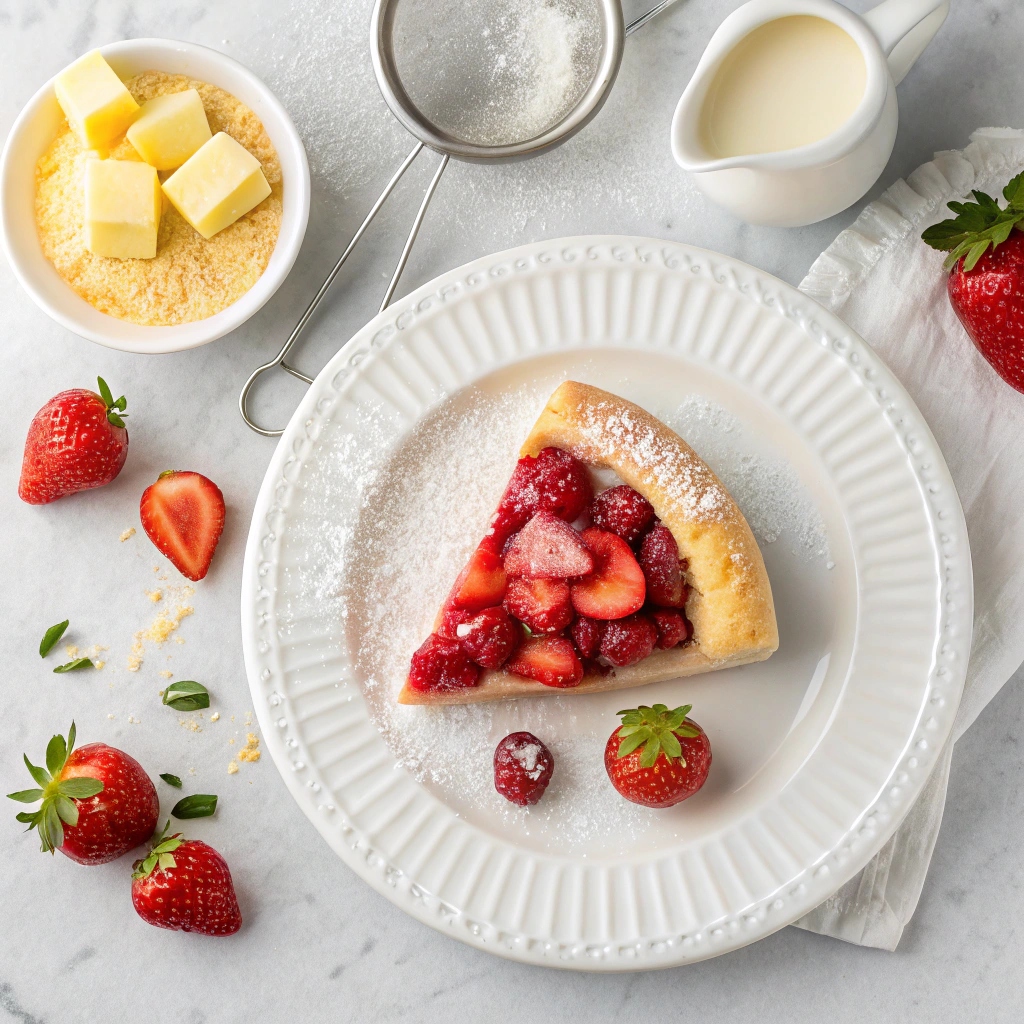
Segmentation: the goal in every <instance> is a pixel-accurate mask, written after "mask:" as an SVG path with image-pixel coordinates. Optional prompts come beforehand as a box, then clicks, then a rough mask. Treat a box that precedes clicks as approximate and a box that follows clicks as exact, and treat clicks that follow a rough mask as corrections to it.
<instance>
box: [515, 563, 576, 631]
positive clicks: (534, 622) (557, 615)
mask: <svg viewBox="0 0 1024 1024" xmlns="http://www.w3.org/2000/svg"><path fill="white" fill-rule="evenodd" d="M505 607H506V608H507V609H508V611H509V612H510V613H511V614H512V615H514V616H515V617H516V618H517V619H518V620H519V621H520V622H523V623H525V624H526V625H527V626H528V627H529V628H530V630H531V632H533V633H557V632H558V631H559V630H562V629H565V627H566V626H568V625H569V623H570V622H572V600H571V598H570V594H569V585H568V584H567V583H566V582H565V581H564V580H524V579H520V578H519V577H518V576H514V577H513V578H512V580H511V582H510V583H509V585H508V593H507V594H506V595H505Z"/></svg>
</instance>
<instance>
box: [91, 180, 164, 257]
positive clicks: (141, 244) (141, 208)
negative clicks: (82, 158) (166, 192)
mask: <svg viewBox="0 0 1024 1024" xmlns="http://www.w3.org/2000/svg"><path fill="white" fill-rule="evenodd" d="M160 211H161V197H160V179H159V177H158V176H157V173H156V168H155V167H150V166H149V164H144V163H140V162H139V161H138V160H87V161H86V162H85V247H86V248H87V249H88V250H89V252H91V253H93V254H94V255H96V256H109V257H112V258H113V259H118V260H131V259H142V260H149V259H152V258H153V257H154V256H156V238H157V232H158V231H159V228H160Z"/></svg>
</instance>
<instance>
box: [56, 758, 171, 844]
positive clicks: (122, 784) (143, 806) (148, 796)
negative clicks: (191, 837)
mask: <svg viewBox="0 0 1024 1024" xmlns="http://www.w3.org/2000/svg"><path fill="white" fill-rule="evenodd" d="M60 777H61V779H77V778H89V779H99V780H100V782H102V783H103V791H102V792H101V793H97V794H96V796H92V797H88V798H87V799H84V800H75V801H74V802H75V804H76V806H77V807H78V824H77V825H65V826H64V843H63V845H61V846H60V847H59V849H60V852H61V853H63V854H64V855H65V856H66V857H70V858H71V859H72V860H74V861H77V862H78V863H79V864H106V863H107V862H108V861H111V860H116V859H117V858H118V857H120V856H122V855H123V854H125V853H127V852H128V851H129V850H134V849H135V847H136V846H140V845H141V844H142V843H145V842H147V841H148V840H149V839H150V838H152V835H153V833H154V832H155V831H156V825H157V818H158V817H159V814H160V801H159V799H158V798H157V795H156V788H155V787H154V785H153V783H152V780H151V779H150V778H149V776H148V775H147V774H146V772H145V770H144V769H143V767H142V765H140V764H139V762H138V761H136V760H135V758H134V757H131V756H130V755H128V754H126V753H125V752H124V751H123V750H118V749H117V748H116V747H109V746H107V744H105V743H88V744H86V745H85V746H84V747H79V748H78V749H77V750H73V751H72V752H71V754H70V756H69V757H68V759H67V762H66V763H65V765H64V770H63V771H62V772H61V775H60Z"/></svg>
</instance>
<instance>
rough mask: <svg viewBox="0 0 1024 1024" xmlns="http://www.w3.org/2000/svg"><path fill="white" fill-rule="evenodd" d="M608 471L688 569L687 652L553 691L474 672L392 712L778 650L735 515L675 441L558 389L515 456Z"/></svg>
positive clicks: (625, 681) (729, 662)
mask: <svg viewBox="0 0 1024 1024" xmlns="http://www.w3.org/2000/svg"><path fill="white" fill-rule="evenodd" d="M549 445H550V446H554V447H556V448H562V449H564V450H565V451H568V452H571V453H572V454H573V455H575V456H576V458H578V459H579V460H580V461H581V462H584V463H586V464H587V465H590V466H597V467H603V468H607V469H611V470H614V471H615V472H616V473H617V474H618V475H619V477H621V478H622V480H623V482H624V483H627V484H629V486H630V487H632V488H633V489H634V490H637V491H639V492H640V493H641V494H642V495H644V497H645V498H647V500H648V501H649V502H650V503H651V504H652V505H653V506H654V511H655V512H656V513H657V515H658V518H659V519H660V520H661V521H662V522H663V523H664V524H665V525H666V526H667V527H668V528H669V530H671V531H672V535H673V536H674V537H675V539H676V543H677V544H678V545H679V550H680V553H681V554H682V555H683V557H685V558H686V559H687V560H688V562H689V567H688V570H687V574H686V577H687V583H688V584H689V585H690V588H691V590H690V598H689V600H688V601H687V604H686V613H687V616H688V617H689V619H690V621H691V622H692V623H693V637H694V638H693V642H692V643H691V644H689V645H687V646H686V647H681V648H675V649H673V650H670V651H655V652H654V653H653V654H652V655H651V656H650V657H648V658H645V659H644V660H643V661H641V662H640V663H639V664H637V665H631V666H628V667H626V668H619V669H614V670H613V671H612V672H610V673H609V674H608V675H605V676H600V675H586V676H584V677H583V682H582V683H580V685H579V686H576V687H572V688H566V689H560V688H556V687H550V686H544V685H543V684H542V683H538V682H536V681H535V680H532V679H525V678H523V677H522V676H517V675H513V674H512V673H509V672H502V671H498V672H491V671H487V672H483V673H482V674H481V677H480V684H479V685H478V686H475V687H471V688H467V689H464V690H455V691H446V692H420V691H417V690H413V689H412V688H411V687H410V686H409V684H408V682H406V684H405V686H404V687H403V688H402V692H401V693H400V694H399V697H398V702H399V703H400V704H471V703H477V702H479V701H487V700H500V699H502V698H506V697H523V696H540V695H550V694H555V693H560V694H565V695H568V694H574V693H597V692H600V691H602V690H617V689H625V688H627V687H631V686H642V685H643V684H645V683H652V682H659V681H661V680H665V679H674V678H677V677H681V676H689V675H697V674H699V673H702V672H712V671H715V670H716V669H721V668H728V667H731V666H733V665H746V664H749V663H751V662H755V661H763V660H764V659H765V658H767V657H769V656H770V655H771V654H772V653H773V652H774V651H775V650H776V649H777V648H778V646H779V631H778V626H777V624H776V621H775V606H774V604H773V602H772V591H771V584H770V583H769V582H768V573H767V571H766V570H765V567H764V559H762V557H761V552H760V550H759V549H758V547H757V542H756V541H755V540H754V535H753V533H751V531H750V527H749V526H748V525H747V521H746V519H744V518H743V513H742V512H740V510H739V508H738V507H737V506H736V503H735V502H734V501H733V500H732V498H731V497H730V495H729V493H728V491H726V489H725V487H724V486H723V485H722V482H721V481H720V480H719V479H718V477H716V476H715V474H714V473H713V472H712V471H711V469H710V468H709V467H708V466H707V465H706V464H705V463H704V461H703V460H702V459H701V458H700V457H699V456H698V455H697V454H696V452H694V451H693V449H692V448H690V446H689V445H688V444H686V442H685V441H683V439H682V438H681V437H679V436H678V435H677V434H675V433H674V432H673V431H671V430H669V429H668V427H666V426H665V425H664V424H663V423H661V422H660V421H659V420H657V419H655V418H654V417H653V416H651V415H650V413H648V412H645V411H644V410H643V409H641V408H640V407H639V406H637V405H634V404H633V403H632V402H627V401H626V400H625V399H623V398H619V397H618V396H617V395H613V394H610V393H609V392H607V391H602V390H601V389H600V388H595V387H591V386H590V385H588V384H578V383H576V382H575V381H566V382H565V383H564V384H562V385H560V386H559V388H558V389H557V390H556V391H555V393H554V394H553V395H552V396H551V398H550V399H548V403H547V406H546V407H545V408H544V411H543V412H542V413H541V414H540V417H539V418H538V420H537V422H536V423H535V424H534V426H533V430H531V431H530V435H529V437H527V439H526V441H525V443H524V444H523V447H522V448H521V449H520V455H521V456H523V455H536V454H537V453H538V452H540V450H541V449H542V448H546V447H548V446H549Z"/></svg>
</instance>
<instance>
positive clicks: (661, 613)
mask: <svg viewBox="0 0 1024 1024" xmlns="http://www.w3.org/2000/svg"><path fill="white" fill-rule="evenodd" d="M648 614H649V615H650V617H651V620H652V621H653V622H654V626H655V629H657V631H658V642H657V644H655V646H656V647H657V648H658V649H659V650H661V651H667V650H670V649H671V648H673V647H678V646H679V645H680V644H682V643H685V642H686V641H687V640H689V639H690V637H691V636H693V626H692V625H691V623H690V620H689V619H688V618H687V617H686V616H685V615H683V613H682V612H677V611H676V610H675V609H674V608H651V609H649V611H648Z"/></svg>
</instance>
